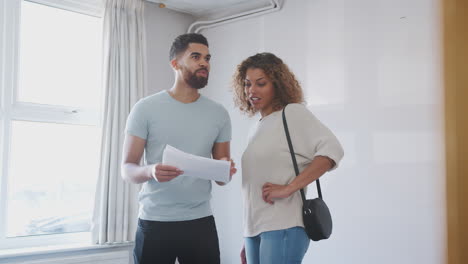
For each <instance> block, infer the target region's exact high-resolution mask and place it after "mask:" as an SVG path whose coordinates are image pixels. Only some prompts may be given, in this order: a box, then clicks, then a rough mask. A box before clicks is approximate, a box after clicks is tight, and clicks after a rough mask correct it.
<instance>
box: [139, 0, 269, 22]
mask: <svg viewBox="0 0 468 264" xmlns="http://www.w3.org/2000/svg"><path fill="white" fill-rule="evenodd" d="M147 1H149V2H153V3H158V4H159V3H163V4H164V5H166V8H169V9H172V10H175V11H178V12H183V13H187V14H190V15H192V16H194V17H196V18H213V17H218V16H226V15H229V14H234V13H239V12H244V11H248V10H252V9H256V8H262V7H266V6H269V5H270V2H271V1H270V0H147Z"/></svg>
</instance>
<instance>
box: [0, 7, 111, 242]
mask: <svg viewBox="0 0 468 264" xmlns="http://www.w3.org/2000/svg"><path fill="white" fill-rule="evenodd" d="M22 1H27V2H32V3H37V4H42V5H46V6H50V7H55V8H59V9H64V10H68V11H72V12H77V13H81V14H84V15H90V16H94V17H100V18H103V11H104V8H103V4H102V3H103V1H102V0H20V1H18V0H3V1H0V14H2V16H0V17H3V18H0V66H1V67H0V168H1V170H0V250H2V249H14V248H24V247H37V246H45V245H57V244H64V243H67V244H70V243H77V242H78V243H80V242H85V243H86V242H89V241H90V235H89V232H81V233H63V234H50V235H33V236H26V237H14V238H7V237H6V224H5V223H6V220H7V215H6V214H7V209H8V208H7V194H8V189H7V187H8V171H9V155H8V154H9V151H10V148H11V145H10V144H11V127H12V123H13V121H18V120H19V121H34V122H51V123H61V124H75V125H93V126H101V125H102V120H101V112H102V107H103V104H101V108H100V109H85V108H77V107H71V106H60V105H44V104H37V103H26V102H18V101H17V90H18V76H19V52H20V51H19V47H20V45H19V44H20V39H19V35H20V32H19V31H20V21H21V20H20V18H21V4H22ZM103 94H104V93H103V91H101V95H103ZM96 110H97V114H96Z"/></svg>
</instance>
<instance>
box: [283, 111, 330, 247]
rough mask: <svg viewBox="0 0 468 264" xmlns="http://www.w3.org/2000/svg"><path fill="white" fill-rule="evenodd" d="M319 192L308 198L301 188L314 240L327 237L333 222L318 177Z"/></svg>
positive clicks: (307, 227) (306, 222)
mask: <svg viewBox="0 0 468 264" xmlns="http://www.w3.org/2000/svg"><path fill="white" fill-rule="evenodd" d="M285 109H286V107H284V109H283V126H284V132H286V138H287V140H288V145H289V152H290V153H291V159H292V162H293V165H294V170H295V172H296V176H298V175H299V168H298V166H297V161H296V156H295V154H294V148H293V145H292V142H291V137H290V136H289V130H288V124H287V122H286V114H285V112H284V111H285ZM315 182H316V184H317V192H318V196H319V197H318V198H315V199H306V197H305V194H304V189H301V197H302V203H303V204H302V219H303V220H304V227H305V231H306V233H307V236H308V237H309V238H310V239H312V240H313V241H319V240H322V239H327V238H329V237H330V235H331V233H332V228H333V223H332V218H331V214H330V210H329V209H328V206H327V204H325V202H324V201H323V198H322V190H321V189H320V181H319V180H318V179H317V180H316V181H315Z"/></svg>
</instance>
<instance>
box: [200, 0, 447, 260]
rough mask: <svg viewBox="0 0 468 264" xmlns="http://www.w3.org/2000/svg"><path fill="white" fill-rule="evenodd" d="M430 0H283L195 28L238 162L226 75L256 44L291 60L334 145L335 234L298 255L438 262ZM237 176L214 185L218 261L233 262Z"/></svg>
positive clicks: (437, 86)
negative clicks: (274, 8)
mask: <svg viewBox="0 0 468 264" xmlns="http://www.w3.org/2000/svg"><path fill="white" fill-rule="evenodd" d="M437 3H438V1H436V0H412V1H406V0H379V1H375V0H354V1H346V0H315V1H308V0H286V1H285V4H284V6H283V9H282V11H280V12H277V13H272V14H270V15H267V16H265V17H261V18H253V19H250V20H244V21H240V22H235V23H231V24H227V25H224V26H220V27H215V28H211V29H207V30H205V31H203V32H202V33H203V34H204V35H205V36H207V37H208V40H209V42H210V51H211V53H212V54H213V59H212V71H211V74H210V82H209V87H208V88H206V89H204V93H205V94H206V95H208V96H209V97H211V98H214V99H216V100H218V101H220V102H222V103H223V104H224V105H225V106H226V107H227V108H228V110H229V112H230V114H231V118H232V123H233V140H232V154H233V158H234V159H235V160H236V161H237V163H238V165H239V166H240V158H241V154H242V151H243V149H244V148H245V146H246V135H247V131H248V128H249V126H250V125H251V123H252V122H253V120H252V119H250V120H249V119H248V118H247V117H246V116H243V115H240V114H239V112H238V110H237V109H234V107H233V103H232V94H231V93H230V92H229V86H230V85H229V82H230V78H231V76H232V74H233V71H234V69H235V66H236V65H237V64H238V63H240V62H241V60H243V59H244V58H246V57H247V56H250V55H253V54H254V53H256V52H260V51H270V52H274V53H276V54H277V55H278V56H280V57H281V58H283V59H284V61H285V62H286V63H288V64H289V66H290V67H291V68H292V70H293V71H294V72H295V73H296V75H297V77H298V79H299V80H300V81H301V83H302V85H303V88H304V89H305V90H306V95H307V98H308V103H309V106H310V109H311V110H312V111H313V112H314V113H315V114H316V115H317V116H318V117H319V118H320V119H321V120H322V121H323V122H324V123H325V124H327V125H328V126H329V127H330V128H331V129H332V130H333V131H334V132H335V133H336V134H337V136H338V137H339V139H340V140H341V142H342V143H343V145H344V148H345V158H344V160H343V162H342V164H341V167H340V168H339V169H337V170H336V171H334V172H332V173H330V174H328V175H325V176H324V178H323V180H322V182H323V192H324V199H325V201H326V202H327V203H328V204H329V207H330V208H331V211H332V215H333V217H334V233H333V235H332V237H331V239H330V240H327V241H320V242H312V243H311V246H310V248H309V250H308V253H307V255H306V257H305V260H304V263H336V264H343V263H360V264H375V263H379V264H387V263H388V264H394V263H399V264H415V263H425V264H436V263H437V264H440V263H444V250H445V180H444V178H445V176H444V175H445V174H444V155H443V149H444V148H443V134H442V133H443V116H442V113H443V112H442V85H441V77H440V74H441V73H440V69H441V66H440V54H439V24H438V23H439V6H438V4H437ZM254 119H256V118H254ZM240 182H241V171H239V173H238V174H237V175H236V176H235V179H234V180H233V182H232V183H230V184H229V185H228V186H226V187H215V189H214V192H213V207H214V211H215V217H216V219H217V225H218V232H219V236H220V244H221V254H222V263H238V252H239V249H240V247H241V245H242V238H241V236H242V204H241V203H242V201H241V195H240ZM309 196H310V197H313V194H312V193H311V194H309Z"/></svg>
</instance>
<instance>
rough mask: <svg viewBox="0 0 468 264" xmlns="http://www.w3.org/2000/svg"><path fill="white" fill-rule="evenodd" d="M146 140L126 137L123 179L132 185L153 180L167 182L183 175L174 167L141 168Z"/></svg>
mask: <svg viewBox="0 0 468 264" xmlns="http://www.w3.org/2000/svg"><path fill="white" fill-rule="evenodd" d="M145 145H146V140H144V139H142V138H140V137H136V136H132V135H126V136H125V140H124V146H123V153H122V178H123V179H124V180H126V181H128V182H131V183H136V184H139V183H143V182H146V181H149V180H151V179H153V178H154V179H155V180H156V181H158V182H167V181H170V180H172V179H174V178H175V177H177V176H179V175H180V174H182V173H183V171H181V170H179V169H177V168H176V167H173V166H167V165H162V164H160V163H158V164H151V165H147V166H140V160H141V157H142V156H143V152H144V150H145Z"/></svg>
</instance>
